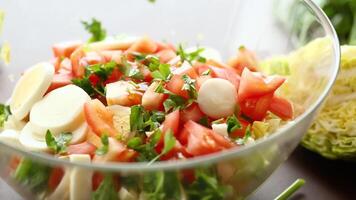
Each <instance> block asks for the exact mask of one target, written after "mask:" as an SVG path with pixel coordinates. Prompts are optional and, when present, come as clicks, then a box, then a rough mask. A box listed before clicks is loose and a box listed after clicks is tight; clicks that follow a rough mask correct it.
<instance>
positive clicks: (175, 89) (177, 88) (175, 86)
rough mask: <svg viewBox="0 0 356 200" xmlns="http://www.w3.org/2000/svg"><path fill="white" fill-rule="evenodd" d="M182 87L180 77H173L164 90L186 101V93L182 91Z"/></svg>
mask: <svg viewBox="0 0 356 200" xmlns="http://www.w3.org/2000/svg"><path fill="white" fill-rule="evenodd" d="M183 85H184V81H183V79H182V76H181V75H173V76H172V78H171V80H170V81H169V82H167V84H166V89H167V90H169V91H171V92H172V93H174V94H176V95H179V96H181V97H183V98H186V99H188V98H189V95H188V92H187V91H186V90H182V88H183Z"/></svg>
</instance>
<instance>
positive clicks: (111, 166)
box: [0, 0, 341, 172]
mask: <svg viewBox="0 0 356 200" xmlns="http://www.w3.org/2000/svg"><path fill="white" fill-rule="evenodd" d="M300 1H302V2H304V3H305V5H306V6H307V8H310V9H311V12H313V13H314V14H315V17H316V19H317V20H319V21H320V24H321V26H322V27H323V29H324V31H325V32H326V33H328V35H331V39H332V43H333V45H332V46H333V50H334V54H333V56H334V57H335V61H334V63H333V65H334V68H333V72H332V76H331V78H330V80H329V81H328V84H327V86H326V88H325V90H324V91H323V92H322V94H321V95H320V96H319V97H318V99H317V100H316V101H315V102H314V103H313V104H312V105H311V106H310V107H309V108H308V109H307V110H306V111H305V112H303V113H302V114H301V115H300V116H298V117H297V118H296V119H294V120H293V121H291V122H289V123H287V124H286V125H284V126H283V127H281V128H279V129H278V130H277V131H276V132H275V133H274V134H272V135H270V136H268V137H266V138H263V139H259V140H257V141H256V142H255V143H254V144H253V145H247V146H242V147H240V148H233V149H229V150H226V151H220V152H217V153H213V154H209V155H204V156H199V157H195V158H189V159H186V160H177V161H159V162H155V163H152V164H150V165H148V162H134V163H124V162H123V163H119V162H118V163H114V162H108V163H88V164H86V163H73V162H69V161H68V160H65V159H58V158H56V157H54V156H52V155H49V154H43V153H36V152H29V151H25V150H22V149H18V148H15V147H12V146H10V145H8V144H5V143H3V142H0V146H1V147H2V148H4V149H5V150H6V151H8V152H12V153H16V154H20V155H21V156H24V157H26V158H31V159H33V160H35V161H38V162H41V163H46V164H49V165H53V166H54V165H56V166H58V165H59V166H68V167H81V168H87V169H92V170H99V171H113V172H118V171H120V172H147V171H157V170H178V169H186V168H194V167H196V166H201V165H209V164H211V163H217V162H219V161H222V160H229V159H232V158H234V157H239V156H241V155H244V154H248V153H249V152H250V151H253V150H255V149H256V148H258V147H259V146H261V145H263V144H264V143H267V142H273V141H275V140H277V139H278V138H279V137H282V135H284V134H288V131H289V130H290V129H291V128H292V127H294V126H297V125H298V124H300V123H301V121H302V120H303V119H304V118H306V117H308V116H309V115H311V114H313V113H314V112H315V110H316V109H317V108H318V107H319V106H320V105H321V104H322V102H323V100H324V99H325V98H326V96H327V95H328V93H329V92H330V90H331V87H332V85H333V83H334V82H335V80H336V77H337V74H338V71H339V64H340V52H341V50H340V45H339V40H338V37H337V34H336V31H335V29H334V27H333V26H332V24H331V22H330V20H329V19H328V17H327V16H326V14H325V13H324V12H323V11H322V9H321V8H320V7H319V6H318V5H316V3H315V2H313V1H312V0H300Z"/></svg>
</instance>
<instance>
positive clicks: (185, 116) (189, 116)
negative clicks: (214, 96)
mask: <svg viewBox="0 0 356 200" xmlns="http://www.w3.org/2000/svg"><path fill="white" fill-rule="evenodd" d="M203 117H204V113H203V112H202V111H201V110H200V108H199V106H198V104H197V103H193V104H192V105H190V106H189V107H188V108H186V109H184V110H182V111H181V121H182V123H185V122H187V121H189V120H192V121H194V122H198V121H199V120H200V119H201V118H203Z"/></svg>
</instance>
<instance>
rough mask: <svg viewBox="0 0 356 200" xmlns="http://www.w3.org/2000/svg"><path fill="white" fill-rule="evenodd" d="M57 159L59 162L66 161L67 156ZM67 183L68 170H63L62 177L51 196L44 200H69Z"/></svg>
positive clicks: (68, 177)
mask: <svg viewBox="0 0 356 200" xmlns="http://www.w3.org/2000/svg"><path fill="white" fill-rule="evenodd" d="M58 159H60V160H68V159H69V157H68V156H61V157H59V158H58ZM69 183H70V169H69V168H65V172H64V176H63V178H62V180H61V182H60V183H59V185H58V186H57V188H56V189H55V190H54V192H53V193H52V194H50V195H49V196H48V197H47V198H46V199H47V200H57V199H69Z"/></svg>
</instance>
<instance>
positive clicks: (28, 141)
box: [19, 123, 48, 151]
mask: <svg viewBox="0 0 356 200" xmlns="http://www.w3.org/2000/svg"><path fill="white" fill-rule="evenodd" d="M19 141H20V143H21V144H22V145H23V146H24V147H25V148H26V149H27V150H30V151H48V147H47V144H46V141H45V137H43V139H42V140H40V139H39V138H36V137H35V135H34V130H33V127H32V124H31V123H27V124H26V125H25V127H24V128H23V129H22V130H21V132H20V136H19Z"/></svg>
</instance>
